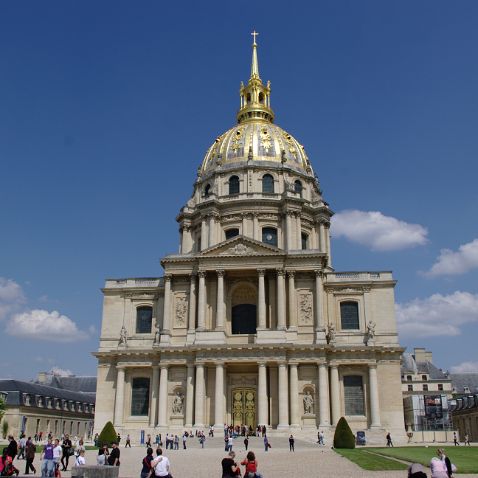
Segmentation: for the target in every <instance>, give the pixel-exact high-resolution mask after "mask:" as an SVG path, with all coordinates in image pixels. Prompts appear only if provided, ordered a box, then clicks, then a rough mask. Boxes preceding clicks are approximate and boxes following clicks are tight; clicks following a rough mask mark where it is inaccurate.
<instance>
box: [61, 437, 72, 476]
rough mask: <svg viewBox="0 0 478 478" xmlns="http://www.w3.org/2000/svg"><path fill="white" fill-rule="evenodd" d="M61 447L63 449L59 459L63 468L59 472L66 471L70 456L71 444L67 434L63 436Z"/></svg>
mask: <svg viewBox="0 0 478 478" xmlns="http://www.w3.org/2000/svg"><path fill="white" fill-rule="evenodd" d="M61 447H62V448H63V455H62V457H61V464H62V466H63V468H62V470H61V471H67V470H68V463H69V461H70V456H71V455H72V453H71V447H72V443H71V440H70V436H69V435H68V434H66V435H65V438H64V440H63V443H62V445H61Z"/></svg>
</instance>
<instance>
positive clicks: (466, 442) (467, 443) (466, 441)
mask: <svg viewBox="0 0 478 478" xmlns="http://www.w3.org/2000/svg"><path fill="white" fill-rule="evenodd" d="M466 445H468V446H471V445H470V435H468V433H465V446H466Z"/></svg>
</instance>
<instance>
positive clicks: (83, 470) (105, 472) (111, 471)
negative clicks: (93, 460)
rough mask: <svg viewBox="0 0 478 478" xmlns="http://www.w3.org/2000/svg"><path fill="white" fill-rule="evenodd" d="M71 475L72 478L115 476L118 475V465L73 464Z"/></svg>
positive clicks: (109, 477) (107, 477)
mask: <svg viewBox="0 0 478 478" xmlns="http://www.w3.org/2000/svg"><path fill="white" fill-rule="evenodd" d="M71 476H72V478H73V477H75V478H80V477H81V478H117V477H118V476H119V466H105V465H95V466H91V465H84V466H73V467H72V468H71Z"/></svg>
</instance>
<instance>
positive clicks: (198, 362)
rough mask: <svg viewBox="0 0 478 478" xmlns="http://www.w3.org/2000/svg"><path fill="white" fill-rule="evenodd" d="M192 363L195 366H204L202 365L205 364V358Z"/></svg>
mask: <svg viewBox="0 0 478 478" xmlns="http://www.w3.org/2000/svg"><path fill="white" fill-rule="evenodd" d="M194 365H195V366H196V367H204V365H206V361H205V360H197V361H196V362H194Z"/></svg>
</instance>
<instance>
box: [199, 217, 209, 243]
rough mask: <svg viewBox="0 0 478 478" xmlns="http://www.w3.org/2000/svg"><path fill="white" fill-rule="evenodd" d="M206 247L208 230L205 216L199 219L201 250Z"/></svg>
mask: <svg viewBox="0 0 478 478" xmlns="http://www.w3.org/2000/svg"><path fill="white" fill-rule="evenodd" d="M207 248H208V231H207V222H206V218H205V217H203V218H202V221H201V251H202V250H204V249H207Z"/></svg>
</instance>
